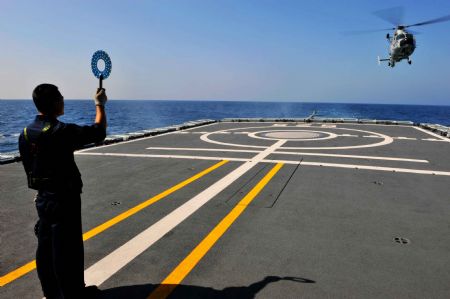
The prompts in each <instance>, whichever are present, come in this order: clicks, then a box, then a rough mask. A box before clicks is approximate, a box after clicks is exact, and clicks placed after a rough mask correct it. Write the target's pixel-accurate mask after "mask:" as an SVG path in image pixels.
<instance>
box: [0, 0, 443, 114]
mask: <svg viewBox="0 0 450 299" xmlns="http://www.w3.org/2000/svg"><path fill="white" fill-rule="evenodd" d="M397 5H404V6H405V7H406V12H405V22H406V23H415V22H419V21H423V20H428V19H432V18H436V17H440V16H442V15H447V14H450V2H449V1H448V0H438V1H420V2H419V1H414V2H413V1H397V2H395V3H394V2H392V1H385V0H383V1H368V0H367V1H365V0H351V1H344V0H341V1H313V0H308V1H301V0H297V1H285V0H271V1H267V0H238V1H234V0H202V1H200V0H189V1H188V0H186V1H181V0H171V1H167V0H159V1H71V2H69V1H2V5H1V10H0V28H1V30H0V42H1V45H2V46H1V47H0V98H3V99H14V98H30V96H31V91H32V89H33V88H34V87H35V86H36V85H37V84H39V83H42V82H49V83H54V84H56V85H58V86H59V87H60V90H61V91H62V93H63V95H64V96H65V98H66V99H80V98H90V97H91V95H92V94H93V91H94V90H95V88H96V86H97V84H98V83H97V80H96V79H95V78H94V77H93V75H92V73H91V71H90V58H91V56H92V54H93V52H95V51H96V50H97V49H104V50H106V51H107V52H108V53H109V54H110V56H111V59H112V63H113V70H112V73H111V76H110V78H108V79H107V80H106V81H105V83H104V85H105V87H106V88H107V93H108V95H109V97H110V98H112V99H179V100H258V101H269V100H270V101H277V100H279V101H318V102H319V101H320V102H371V103H407V104H438V105H439V104H442V105H450V22H447V23H440V24H435V25H430V26H424V27H422V28H418V29H417V30H418V31H420V32H421V33H422V34H420V35H418V36H417V37H416V38H417V45H418V47H417V49H416V52H415V53H414V55H413V56H412V60H413V64H412V65H411V66H410V65H408V64H407V63H405V62H404V61H403V62H401V63H399V64H398V65H397V66H396V67H395V68H394V69H390V68H388V67H387V66H386V65H384V66H378V65H377V62H376V57H377V55H380V56H386V55H387V51H388V43H387V42H386V40H385V33H384V32H381V33H371V34H367V35H356V36H345V35H342V34H341V32H342V31H346V30H358V29H377V28H385V27H390V25H389V23H386V22H385V21H383V20H381V19H378V18H377V17H375V16H374V15H372V14H371V13H372V12H373V11H376V10H379V9H383V8H388V7H392V6H397Z"/></svg>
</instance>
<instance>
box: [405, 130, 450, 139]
mask: <svg viewBox="0 0 450 299" xmlns="http://www.w3.org/2000/svg"><path fill="white" fill-rule="evenodd" d="M414 129H416V130H419V131H421V132H424V133H427V134H428V135H431V136H433V137H436V138H439V139H441V140H443V141H446V142H450V139H449V138H445V137H443V136H441V135H439V134H436V133H433V132H430V131H428V130H425V129H423V128H420V127H414Z"/></svg>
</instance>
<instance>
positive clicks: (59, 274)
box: [19, 84, 107, 299]
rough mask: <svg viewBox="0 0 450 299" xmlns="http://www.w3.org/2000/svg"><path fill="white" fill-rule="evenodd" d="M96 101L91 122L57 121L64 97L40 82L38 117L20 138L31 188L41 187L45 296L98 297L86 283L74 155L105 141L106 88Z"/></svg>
mask: <svg viewBox="0 0 450 299" xmlns="http://www.w3.org/2000/svg"><path fill="white" fill-rule="evenodd" d="M94 100H95V104H96V108H95V109H96V117H95V123H94V124H93V125H91V126H78V125H75V124H65V123H63V122H60V121H58V120H57V117H58V116H60V115H63V114H64V98H63V96H62V95H61V93H60V92H59V90H58V88H57V87H56V86H54V85H51V84H41V85H39V86H37V87H36V88H35V89H34V91H33V101H34V104H35V105H36V108H37V110H38V111H39V115H37V116H36V119H35V120H34V121H33V122H32V123H31V124H30V125H29V126H27V127H26V128H25V129H24V130H23V132H22V134H21V135H20V137H19V149H20V155H21V157H22V161H23V166H24V168H25V172H26V174H27V179H28V187H29V188H32V189H35V190H37V191H38V192H37V195H36V198H35V202H36V209H37V213H38V216H39V221H38V223H37V225H36V228H37V229H36V234H37V237H38V248H37V251H36V265H37V272H38V276H39V279H40V281H41V285H42V290H43V292H44V296H45V297H46V298H47V299H53V298H64V299H68V298H78V299H79V298H95V297H96V296H97V295H98V293H99V292H100V291H99V290H98V289H97V287H96V286H91V287H86V286H85V282H84V248H83V239H82V229H81V198H80V193H81V189H82V186H83V184H82V181H81V175H80V172H79V170H78V168H77V165H76V164H75V159H74V155H73V152H74V151H75V150H76V149H79V148H81V147H83V146H84V145H86V144H90V143H96V142H100V141H102V140H104V139H105V136H106V113H105V109H104V105H105V103H106V101H107V97H106V93H105V90H104V89H98V90H97V93H96V94H95V97H94Z"/></svg>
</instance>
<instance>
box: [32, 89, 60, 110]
mask: <svg viewBox="0 0 450 299" xmlns="http://www.w3.org/2000/svg"><path fill="white" fill-rule="evenodd" d="M62 100H63V96H62V94H61V93H60V92H59V90H58V87H57V86H55V85H53V84H48V83H44V84H40V85H38V86H36V88H35V89H34V90H33V102H34V105H36V108H37V110H38V111H39V112H41V113H43V114H51V113H53V112H54V109H55V103H57V102H60V101H62Z"/></svg>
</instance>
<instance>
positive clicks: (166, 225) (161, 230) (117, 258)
mask: <svg viewBox="0 0 450 299" xmlns="http://www.w3.org/2000/svg"><path fill="white" fill-rule="evenodd" d="M285 142H286V140H279V141H277V142H276V143H274V144H273V145H272V146H270V147H268V148H267V149H266V150H264V151H262V152H261V153H259V154H257V155H256V156H254V157H253V158H252V159H251V160H250V161H247V162H245V163H244V164H242V165H241V166H239V167H238V168H236V169H235V170H233V171H232V172H230V173H229V174H227V175H226V176H225V177H223V178H222V179H220V180H218V181H217V182H216V183H214V184H212V185H211V186H210V187H209V188H207V189H205V190H203V191H202V192H200V193H199V194H198V195H196V196H194V197H193V198H191V199H190V200H188V201H187V202H185V203H184V204H183V205H181V206H180V207H178V208H177V209H175V210H174V211H173V212H171V213H170V214H168V215H167V216H165V217H164V218H162V219H161V220H159V221H158V222H156V223H155V224H153V225H151V226H150V227H149V228H147V229H146V230H144V231H143V232H141V233H140V234H138V235H137V236H135V237H134V238H132V239H131V240H129V241H128V242H126V243H125V244H123V245H122V246H120V247H119V248H117V249H116V250H114V251H113V252H111V253H110V254H108V255H107V256H105V257H104V258H103V259H101V260H100V261H98V262H96V263H95V264H93V265H92V266H91V267H89V268H88V269H87V270H86V271H84V277H85V281H86V283H87V284H88V285H91V284H92V285H101V284H102V283H103V282H105V281H106V280H107V279H108V278H110V277H111V276H112V275H114V274H115V273H116V272H117V271H119V270H120V269H122V268H123V267H124V266H125V265H127V264H128V263H129V262H131V261H132V260H133V259H135V258H136V257H137V256H138V255H140V254H141V253H142V252H144V251H145V250H147V249H148V248H149V247H150V246H152V245H153V244H154V243H155V242H157V241H158V240H159V239H161V238H162V237H163V236H164V235H165V234H167V233H168V232H169V231H171V230H172V229H173V228H175V227H176V226H177V225H179V224H180V223H181V222H183V221H184V220H185V219H187V218H188V217H189V216H190V215H192V214H193V213H194V212H196V211H197V210H198V209H200V208H201V207H202V206H203V205H204V204H206V203H207V202H208V201H210V200H211V199H212V198H214V197H215V196H216V195H217V194H219V193H220V192H221V191H223V190H224V189H225V188H226V187H228V186H229V185H231V184H232V183H233V182H234V181H236V180H237V179H238V178H240V177H241V176H242V175H243V174H245V173H246V172H247V171H249V170H250V169H251V168H253V167H254V166H256V165H257V164H258V163H259V162H261V161H262V160H263V159H264V158H266V157H267V156H268V155H270V154H271V153H273V152H274V151H275V150H276V149H277V148H279V147H280V146H282V145H283V144H284V143H285Z"/></svg>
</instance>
